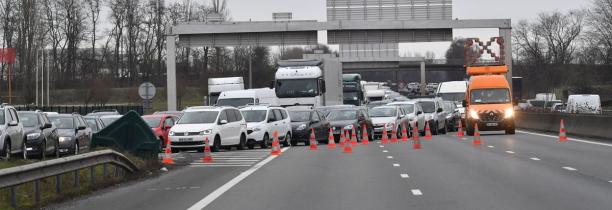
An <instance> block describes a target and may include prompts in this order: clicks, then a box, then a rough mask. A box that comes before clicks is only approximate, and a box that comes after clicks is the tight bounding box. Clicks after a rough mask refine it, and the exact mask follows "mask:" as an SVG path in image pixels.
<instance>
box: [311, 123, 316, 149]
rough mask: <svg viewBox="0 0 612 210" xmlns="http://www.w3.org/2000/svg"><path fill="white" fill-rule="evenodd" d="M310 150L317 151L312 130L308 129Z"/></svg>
mask: <svg viewBox="0 0 612 210" xmlns="http://www.w3.org/2000/svg"><path fill="white" fill-rule="evenodd" d="M310 150H317V138H316V137H315V133H314V128H311V129H310Z"/></svg>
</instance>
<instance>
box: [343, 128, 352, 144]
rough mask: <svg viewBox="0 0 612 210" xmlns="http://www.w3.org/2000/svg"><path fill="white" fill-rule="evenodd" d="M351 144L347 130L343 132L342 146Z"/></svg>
mask: <svg viewBox="0 0 612 210" xmlns="http://www.w3.org/2000/svg"><path fill="white" fill-rule="evenodd" d="M350 143H351V134H349V131H348V130H344V144H350Z"/></svg>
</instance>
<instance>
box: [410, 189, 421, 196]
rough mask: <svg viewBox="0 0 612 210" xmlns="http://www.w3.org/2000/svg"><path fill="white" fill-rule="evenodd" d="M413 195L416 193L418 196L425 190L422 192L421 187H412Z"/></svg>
mask: <svg viewBox="0 0 612 210" xmlns="http://www.w3.org/2000/svg"><path fill="white" fill-rule="evenodd" d="M412 195H416V196H419V195H423V192H421V190H419V189H412Z"/></svg>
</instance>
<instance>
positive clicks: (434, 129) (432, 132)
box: [429, 122, 440, 135]
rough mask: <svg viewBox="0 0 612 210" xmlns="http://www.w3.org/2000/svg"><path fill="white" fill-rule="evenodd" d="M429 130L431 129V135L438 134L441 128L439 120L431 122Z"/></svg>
mask: <svg viewBox="0 0 612 210" xmlns="http://www.w3.org/2000/svg"><path fill="white" fill-rule="evenodd" d="M432 125H433V126H435V127H432ZM429 130H430V131H431V135H438V131H439V130H440V128H438V122H434V123H433V124H431V123H430V124H429Z"/></svg>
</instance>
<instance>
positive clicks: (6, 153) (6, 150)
mask: <svg viewBox="0 0 612 210" xmlns="http://www.w3.org/2000/svg"><path fill="white" fill-rule="evenodd" d="M3 152H4V153H3V154H2V157H3V158H4V160H6V161H8V160H10V159H11V152H12V151H11V142H10V141H9V140H8V139H7V140H4V151H3Z"/></svg>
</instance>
